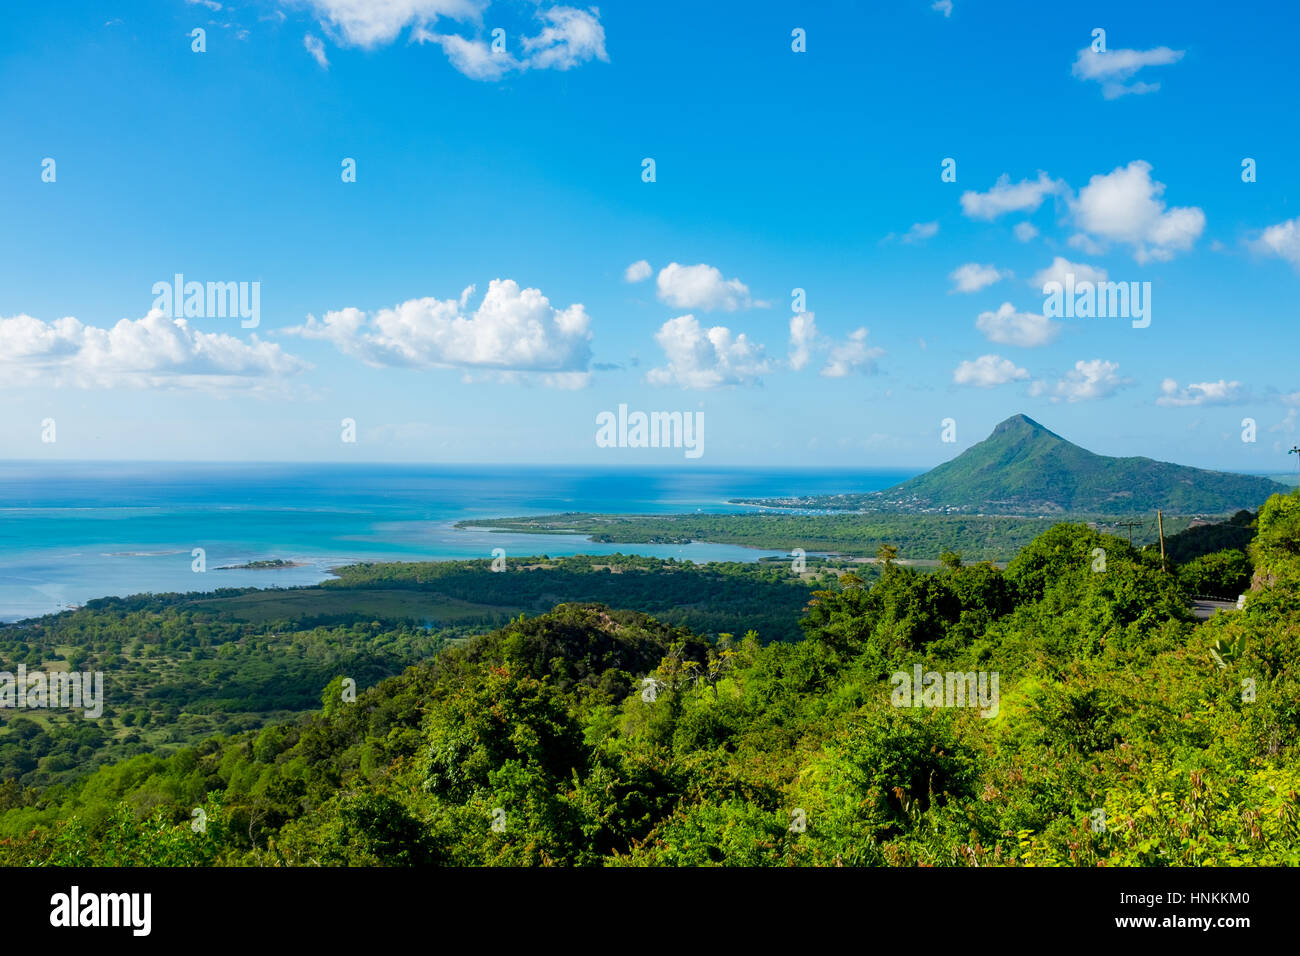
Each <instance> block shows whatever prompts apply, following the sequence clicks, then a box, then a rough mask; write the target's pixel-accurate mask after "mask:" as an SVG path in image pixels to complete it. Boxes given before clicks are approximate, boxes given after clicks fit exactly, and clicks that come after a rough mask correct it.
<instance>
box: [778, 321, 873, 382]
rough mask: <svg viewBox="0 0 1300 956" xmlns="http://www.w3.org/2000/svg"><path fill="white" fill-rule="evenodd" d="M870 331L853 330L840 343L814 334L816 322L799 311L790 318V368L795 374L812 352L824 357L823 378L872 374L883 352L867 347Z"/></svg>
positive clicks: (820, 373) (808, 359) (806, 362)
mask: <svg viewBox="0 0 1300 956" xmlns="http://www.w3.org/2000/svg"><path fill="white" fill-rule="evenodd" d="M869 335H870V332H868V330H867V329H866V328H865V327H861V328H857V329H854V330H853V331H852V332H850V333H849V335H848V337H847V338H845V339H843V340H839V341H837V340H834V339H831V338H829V337H828V336H825V335H822V334H821V333H820V332H818V331H817V320H816V317H815V316H814V315H813V313H811V312H801V313H799V314H797V315H794V316H791V318H790V354H789V361H790V367H791V368H792V369H794V370H795V371H796V372H797V371H799V370H800V369H802V368H804V367H805V366H806V365H807V364H808V362H809V361H810V360H811V358H812V356H813V354H814V353H817V354H824V355H825V356H826V361H825V363H824V364H823V365H822V367H821V370H820V371H819V373H818V374H819V375H822V376H823V377H825V378H845V377H847V376H849V375H852V374H853V373H854V372H861V373H862V374H863V375H874V374H876V372H877V371H879V369H878V368H877V366H876V359H878V358H880V357H881V356H882V355H884V354H885V350H884V349H882V348H880V347H879V346H876V345H870V344H868V342H867V338H868V336H869Z"/></svg>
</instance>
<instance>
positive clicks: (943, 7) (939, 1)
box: [930, 0, 952, 17]
mask: <svg viewBox="0 0 1300 956" xmlns="http://www.w3.org/2000/svg"><path fill="white" fill-rule="evenodd" d="M930 9H931V10H938V11H939V12H940V13H942V14H943V15H944V16H945V17H950V16H952V0H934V3H932V4H930Z"/></svg>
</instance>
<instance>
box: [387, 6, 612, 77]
mask: <svg viewBox="0 0 1300 956" xmlns="http://www.w3.org/2000/svg"><path fill="white" fill-rule="evenodd" d="M593 11H594V8H593ZM536 16H537V18H538V19H540V20H542V21H544V22H545V23H546V26H545V27H543V28H542V30H541V32H540V33H538V34H537V35H536V36H531V37H528V36H526V37H524V38H523V39H522V40H521V41H519V42H520V46H521V47H522V50H523V54H524V55H523V56H522V57H515V56H513V55H512V54H511V53H509V52H508V51H501V52H496V51H494V50H493V49H492V47H491V45H490V44H489V43H488V42H487V41H486V40H481V39H474V40H468V39H466V38H465V37H462V36H460V35H458V34H455V33H451V34H441V33H435V32H433V31H431V30H428V29H426V28H425V27H424V26H418V27H416V28H415V29H413V30H412V31H411V39H412V40H414V41H415V42H417V43H436V44H438V45H439V46H440V47H442V52H443V53H445V54H446V55H447V59H448V60H450V61H451V65H452V66H454V67H455V68H456V69H457V70H459V71H460V72H461V73H464V74H465V75H466V76H468V77H469V78H470V79H472V80H496V79H500V78H501V77H502V76H505V75H506V74H507V73H513V72H522V71H524V70H551V69H553V70H568V69H571V68H572V67H575V66H579V65H580V64H582V63H586V62H587V61H589V60H602V61H604V62H606V63H608V62H609V55H608V54H607V53H606V52H605V29H604V27H602V26H601V25H600V20H599V19H598V17H599V14H598V13H595V12H588V11H586V10H578V9H576V8H574V7H551V8H549V9H546V10H540V9H539V10H538V11H537V13H536Z"/></svg>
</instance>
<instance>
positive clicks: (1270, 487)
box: [879, 413, 1289, 515]
mask: <svg viewBox="0 0 1300 956" xmlns="http://www.w3.org/2000/svg"><path fill="white" fill-rule="evenodd" d="M1287 490H1289V489H1287V488H1286V486H1285V485H1282V484H1280V483H1278V482H1275V481H1272V480H1271V479H1268V478H1261V477H1256V476H1252V475H1237V474H1232V473H1230V472H1222V471H1212V470H1209V469H1204V468H1193V467H1191V466H1188V465H1178V464H1174V463H1172V462H1164V461H1157V460H1156V459H1154V458H1147V457H1143V456H1130V457H1112V456H1109V455H1100V454H1097V453H1096V452H1092V451H1089V450H1088V449H1086V448H1083V447H1081V446H1079V445H1076V444H1074V443H1073V442H1071V441H1069V440H1067V439H1065V438H1063V437H1062V436H1060V435H1058V434H1057V433H1056V432H1053V431H1051V430H1050V429H1048V428H1047V427H1046V426H1044V425H1042V424H1040V423H1039V422H1036V421H1034V419H1032V418H1030V417H1029V416H1028V415H1025V414H1023V413H1021V414H1016V415H1012V416H1011V417H1010V418H1007V419H1005V420H1004V421H1002V422H999V423H998V424H997V425H996V426H995V427H994V429H993V431H992V432H991V433H990V434H989V436H988V437H987V438H985V439H984V440H983V441H980V442H977V443H976V444H974V445H972V446H971V447H970V448H967V449H966V450H965V451H963V452H962V453H961V454H960V455H958V456H957V457H956V458H953V459H951V460H950V461H947V462H944V463H943V464H941V465H937V466H936V467H934V468H932V469H930V470H929V471H927V472H926V473H925V474H922V475H918V476H917V477H915V478H911V479H908V480H907V481H904V482H901V483H900V484H897V485H894V486H893V487H891V488H887V489H885V490H884V491H882V492H880V493H879V495H880V498H883V499H886V500H892V501H896V502H903V501H911V503H912V504H913V506H916V507H922V508H926V509H945V510H946V509H960V510H967V509H970V508H978V509H979V510H981V511H984V512H993V513H996V512H999V511H1001V512H1015V513H1043V514H1053V513H1060V514H1065V513H1082V514H1116V515H1118V514H1129V513H1138V512H1147V511H1152V510H1155V509H1161V510H1165V511H1169V512H1171V513H1174V514H1222V513H1227V512H1232V511H1236V510H1238V509H1242V508H1246V509H1255V508H1258V507H1259V505H1260V504H1262V503H1263V502H1264V501H1265V500H1266V499H1267V498H1268V497H1269V495H1272V494H1276V493H1278V492H1280V491H1281V492H1284V491H1287Z"/></svg>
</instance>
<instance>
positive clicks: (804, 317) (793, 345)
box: [789, 312, 817, 372]
mask: <svg viewBox="0 0 1300 956" xmlns="http://www.w3.org/2000/svg"><path fill="white" fill-rule="evenodd" d="M816 342H817V317H816V316H815V315H814V314H813V313H812V312H799V313H797V314H795V315H792V316H791V317H790V355H789V359H790V367H791V368H792V369H794V370H795V371H796V372H797V371H799V370H800V369H802V368H803V367H804V366H805V365H807V364H808V360H809V359H810V358H811V357H812V350H813V346H814V344H816Z"/></svg>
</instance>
